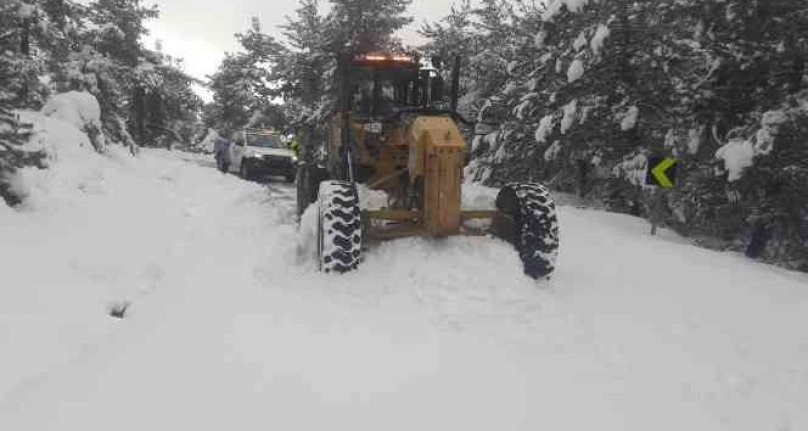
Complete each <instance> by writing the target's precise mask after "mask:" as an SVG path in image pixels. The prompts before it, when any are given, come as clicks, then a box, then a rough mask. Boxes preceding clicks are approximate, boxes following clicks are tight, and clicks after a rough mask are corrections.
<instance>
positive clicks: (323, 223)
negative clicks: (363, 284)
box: [297, 53, 558, 278]
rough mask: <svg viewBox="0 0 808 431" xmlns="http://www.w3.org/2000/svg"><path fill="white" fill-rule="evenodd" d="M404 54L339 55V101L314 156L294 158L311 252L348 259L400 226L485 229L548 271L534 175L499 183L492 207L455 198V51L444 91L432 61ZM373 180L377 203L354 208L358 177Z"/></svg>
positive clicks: (553, 223) (546, 198)
mask: <svg viewBox="0 0 808 431" xmlns="http://www.w3.org/2000/svg"><path fill="white" fill-rule="evenodd" d="M431 63H432V64H430V65H429V66H426V67H425V66H424V65H423V64H422V61H421V59H419V58H418V57H417V56H415V55H409V54H390V53H368V54H360V55H353V56H342V57H341V58H340V61H339V65H338V69H337V70H338V71H337V73H338V77H339V87H340V98H339V107H338V111H337V113H336V114H335V115H334V117H333V119H332V121H331V123H330V127H329V142H328V144H327V145H326V148H327V151H326V153H327V156H326V157H325V160H324V161H323V163H322V166H318V165H314V164H304V165H301V167H300V169H299V171H298V177H297V187H298V212H299V213H301V214H302V212H303V211H304V210H305V209H306V207H308V205H309V204H315V205H316V211H317V217H318V228H317V231H318V235H317V236H318V238H317V242H318V244H317V249H318V262H319V267H320V268H321V270H323V271H325V272H339V273H343V272H347V271H350V270H353V269H356V268H357V266H358V265H359V264H360V262H361V260H362V253H363V250H364V249H365V247H366V246H367V245H369V244H371V243H374V242H378V241H384V240H391V239H395V238H401V237H407V236H425V237H432V238H440V237H447V236H452V235H489V234H490V235H494V236H497V237H500V238H502V239H505V240H507V241H509V242H511V243H512V244H514V245H515V246H516V248H517V250H518V252H519V254H520V257H521V259H522V261H523V263H524V269H525V273H526V274H527V275H529V276H531V277H533V278H541V277H546V276H548V275H549V274H550V273H551V272H552V271H553V266H554V262H555V257H556V254H557V249H558V226H557V220H556V214H555V206H554V203H553V201H552V197H551V196H550V194H549V192H548V191H547V189H545V188H544V187H543V186H541V185H538V184H529V183H521V184H520V183H512V184H507V185H506V186H505V187H503V188H502V190H501V191H500V192H499V195H498V196H497V199H496V209H466V208H463V207H462V198H461V187H462V184H463V169H464V166H465V164H466V160H467V151H468V149H467V145H466V142H465V140H464V138H463V134H462V133H461V131H460V129H459V128H458V122H465V123H470V122H469V121H467V120H465V119H464V118H463V117H462V116H461V115H459V114H458V113H457V103H458V87H459V86H458V83H459V73H460V71H459V60H456V61H455V63H454V67H453V69H452V71H451V78H450V81H451V88H450V91H446V87H447V85H445V83H444V78H443V74H442V71H441V66H442V65H441V64H440V62H439V61H438V60H433V61H432V62H431ZM360 184H361V185H362V187H365V188H367V189H372V190H381V191H383V192H385V194H386V196H387V206H386V207H384V208H374V209H368V208H361V205H360V199H359V193H358V187H359V185H360Z"/></svg>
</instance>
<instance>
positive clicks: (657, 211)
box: [645, 155, 679, 235]
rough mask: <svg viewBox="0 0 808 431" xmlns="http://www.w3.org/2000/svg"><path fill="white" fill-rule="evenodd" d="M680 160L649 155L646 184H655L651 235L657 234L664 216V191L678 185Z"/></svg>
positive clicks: (652, 196) (650, 217)
mask: <svg viewBox="0 0 808 431" xmlns="http://www.w3.org/2000/svg"><path fill="white" fill-rule="evenodd" d="M678 163H679V161H678V160H676V159H675V158H673V157H668V156H660V155H654V156H650V157H648V171H647V172H646V174H645V184H646V185H648V186H655V189H654V190H653V191H652V193H651V202H650V204H649V205H648V211H649V214H648V216H649V221H650V222H651V235H656V231H657V226H658V225H659V224H660V222H661V221H662V218H663V213H664V207H665V205H666V202H665V201H664V193H663V192H662V190H670V189H673V188H675V187H676V167H677V165H678Z"/></svg>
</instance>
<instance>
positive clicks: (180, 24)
mask: <svg viewBox="0 0 808 431" xmlns="http://www.w3.org/2000/svg"><path fill="white" fill-rule="evenodd" d="M454 2H455V0H413V2H412V6H411V7H410V14H411V15H412V16H413V17H415V22H414V23H413V25H411V26H410V28H409V29H408V30H407V31H405V32H404V33H403V34H402V37H404V38H405V40H406V41H408V42H410V43H412V42H415V41H417V38H418V35H417V34H416V33H415V29H417V28H418V27H420V25H421V23H423V22H424V20H425V19H426V20H430V21H434V20H436V19H439V18H440V17H443V16H445V15H446V14H447V13H448V12H449V6H450V5H451V4H453V3H454ZM145 3H147V4H149V3H151V4H156V5H157V6H158V7H159V8H160V18H159V19H158V20H156V21H152V22H151V23H150V25H149V28H150V29H151V33H152V34H151V35H150V36H149V38H148V39H147V41H146V44H147V47H148V48H154V41H155V40H156V39H160V40H162V41H163V51H164V52H166V53H167V54H170V55H173V56H176V57H182V58H183V59H184V60H185V71H186V72H188V73H189V74H190V75H192V76H194V77H197V78H200V79H204V77H205V75H210V74H212V73H213V72H214V71H215V70H216V66H218V64H219V62H220V61H221V59H222V57H223V56H224V53H225V52H226V51H229V52H232V51H235V50H236V44H235V38H234V37H233V35H234V34H235V33H239V32H243V31H245V30H246V29H247V28H249V25H250V19H251V18H252V17H254V16H257V17H259V18H260V19H261V23H262V25H263V28H264V31H265V32H266V33H269V34H273V35H277V34H278V33H279V32H278V29H277V26H278V25H279V24H283V23H284V22H285V20H284V16H285V15H292V14H293V13H294V10H295V9H296V8H297V4H298V2H297V0H146V1H145ZM322 3H323V4H327V0H322ZM206 98H207V97H206Z"/></svg>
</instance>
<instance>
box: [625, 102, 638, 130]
mask: <svg viewBox="0 0 808 431" xmlns="http://www.w3.org/2000/svg"><path fill="white" fill-rule="evenodd" d="M639 117H640V108H637V107H636V106H632V107H630V108H628V111H627V112H626V113H625V115H624V116H623V119H622V120H621V121H620V128H621V129H622V130H623V131H624V132H625V131H627V130H631V129H633V128H635V127H637V120H638V119H639Z"/></svg>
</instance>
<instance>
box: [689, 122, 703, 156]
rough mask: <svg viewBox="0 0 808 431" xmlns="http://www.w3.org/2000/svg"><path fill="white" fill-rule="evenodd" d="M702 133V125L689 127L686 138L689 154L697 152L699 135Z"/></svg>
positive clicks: (699, 145)
mask: <svg viewBox="0 0 808 431" xmlns="http://www.w3.org/2000/svg"><path fill="white" fill-rule="evenodd" d="M703 133H704V127H703V126H702V127H701V128H698V129H690V131H689V132H688V139H687V151H688V153H689V154H691V155H695V154H697V153H698V152H699V147H701V135H702V134H703Z"/></svg>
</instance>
